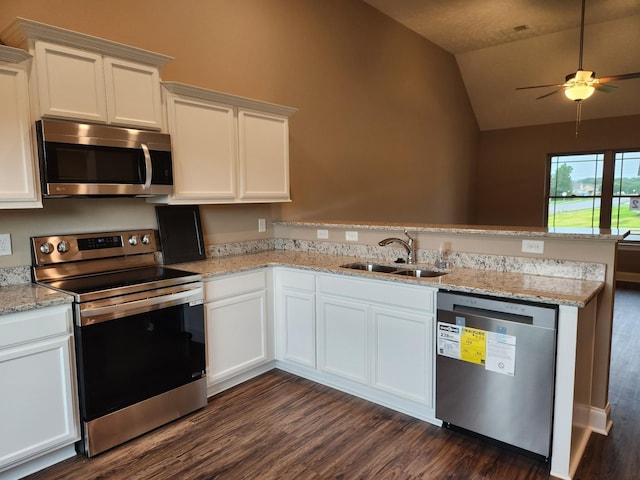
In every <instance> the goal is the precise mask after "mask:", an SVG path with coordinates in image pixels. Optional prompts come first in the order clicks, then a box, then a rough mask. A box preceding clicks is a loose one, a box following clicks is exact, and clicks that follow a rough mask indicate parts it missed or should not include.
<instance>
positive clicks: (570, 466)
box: [183, 222, 626, 478]
mask: <svg viewBox="0 0 640 480" xmlns="http://www.w3.org/2000/svg"><path fill="white" fill-rule="evenodd" d="M405 230H408V231H410V232H411V234H412V235H413V236H415V237H417V241H418V262H419V263H426V264H433V262H434V259H435V257H436V255H437V253H438V250H440V249H442V248H444V249H445V250H446V251H447V255H448V261H449V265H450V273H448V274H447V275H444V276H441V277H437V278H426V279H424V278H420V279H415V278H406V277H403V278H398V277H397V276H394V275H388V274H384V273H374V272H362V271H357V270H355V271H354V270H348V269H345V268H341V265H343V264H346V263H349V262H353V261H356V260H371V259H377V260H378V261H380V259H383V260H384V261H386V262H393V261H394V260H395V259H396V258H397V257H402V256H403V255H404V253H405V252H404V250H403V249H393V248H389V247H380V246H378V242H379V241H380V240H381V239H382V238H383V237H388V236H389V235H392V234H393V235H395V234H397V236H399V237H401V236H403V235H402V233H403V232H404V231H405ZM347 232H349V234H348V235H349V236H348V237H347ZM353 232H356V233H355V235H354V233H353ZM625 235H626V232H610V231H609V232H600V231H597V230H596V231H564V232H563V231H547V230H546V229H540V228H505V227H468V226H437V225H433V226H429V225H418V224H410V225H382V224H379V225H370V224H363V223H324V222H317V223H302V222H276V223H275V224H274V239H273V240H270V241H268V242H266V244H264V245H262V247H264V248H265V249H275V251H267V252H262V253H258V254H256V255H246V256H245V255H241V256H232V257H217V258H215V257H216V255H219V254H221V253H223V252H224V251H225V248H226V247H229V248H231V247H230V246H226V247H225V246H224V245H222V246H221V245H218V246H214V247H212V248H210V249H209V255H208V256H209V257H210V258H209V259H208V260H207V261H204V262H199V263H191V264H185V265H183V268H189V269H194V270H196V271H198V272H199V273H202V274H203V275H204V276H205V279H213V278H224V277H225V275H226V274H229V273H231V272H249V271H253V270H254V269H256V268H262V267H274V268H281V267H282V268H292V269H296V270H310V271H314V272H318V274H322V273H330V274H339V275H341V276H350V277H360V278H368V279H371V278H372V277H375V279H376V280H383V281H385V282H394V283H407V284H414V285H421V286H423V287H425V289H426V288H427V287H432V288H438V289H451V290H457V291H466V292H474V293H480V294H485V295H493V296H500V297H505V298H514V299H521V300H529V301H537V302H545V303H552V304H557V305H559V312H560V314H559V318H560V319H559V333H558V359H557V360H558V361H557V374H556V375H557V378H556V404H555V422H556V423H555V424H554V445H553V453H552V460H551V461H552V464H551V472H552V474H553V475H555V476H558V477H560V478H571V475H572V474H573V472H575V469H576V468H577V465H578V463H579V460H580V458H581V456H582V452H583V451H584V448H585V446H586V443H587V440H588V438H589V435H590V433H591V432H592V431H595V432H598V433H601V434H606V433H607V431H608V429H609V428H610V426H611V421H610V419H609V415H610V407H609V405H608V401H607V389H608V361H607V360H606V358H608V353H609V348H610V328H611V319H612V311H613V276H614V260H615V246H616V242H617V241H618V240H620V239H622V238H624V236H625ZM319 236H321V237H325V238H324V239H318V238H317V237H319ZM326 237H328V238H326ZM345 238H357V239H358V240H356V241H347V240H345ZM530 240H533V241H538V242H542V244H537V245H538V246H540V247H542V249H541V253H538V254H530V253H522V251H521V249H522V248H523V241H530ZM245 247H246V248H247V249H248V250H250V251H256V250H260V249H261V247H260V246H259V245H258V244H256V243H252V242H248V243H247V244H246V245H245ZM277 278H278V277H277V275H276V279H277ZM275 282H276V285H275V289H276V291H277V289H278V285H277V282H278V280H276V281H275ZM276 303H277V300H276ZM276 310H277V307H276ZM277 315H278V313H277V311H276V316H277ZM276 321H277V320H276ZM276 328H277V327H276ZM601 331H603V332H605V334H601ZM600 335H603V336H600ZM594 338H595V339H596V343H595V345H594V343H593V340H594ZM602 355H605V364H604V365H603V364H602V362H601V360H600V358H601V357H602ZM578 358H579V359H580V362H577V361H576V360H577V359H578ZM276 359H277V355H276ZM588 359H590V360H588ZM276 365H279V366H280V367H281V368H285V369H286V366H283V365H282V363H280V364H278V363H276ZM292 371H293V372H294V373H300V371H299V370H292ZM311 378H313V377H311ZM600 397H603V398H604V399H603V400H600ZM598 402H602V403H601V405H602V406H600V404H599V403H598Z"/></svg>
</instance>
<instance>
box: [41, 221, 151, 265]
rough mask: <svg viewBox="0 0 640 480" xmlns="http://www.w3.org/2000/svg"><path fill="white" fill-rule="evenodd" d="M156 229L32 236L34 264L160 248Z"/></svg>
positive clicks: (117, 255) (130, 253)
mask: <svg viewBox="0 0 640 480" xmlns="http://www.w3.org/2000/svg"><path fill="white" fill-rule="evenodd" d="M159 249H160V248H159V243H158V232H157V230H151V229H149V230H123V231H118V232H106V233H84V234H74V235H51V236H46V237H31V254H32V258H33V260H34V265H40V266H41V265H50V264H57V263H65V262H76V261H79V260H95V259H100V258H111V257H122V256H125V255H137V254H141V253H155V252H157V251H158V250H159Z"/></svg>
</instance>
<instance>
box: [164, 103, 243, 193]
mask: <svg viewBox="0 0 640 480" xmlns="http://www.w3.org/2000/svg"><path fill="white" fill-rule="evenodd" d="M167 112H168V121H169V133H170V134H171V143H172V150H173V164H174V172H173V173H174V196H173V198H172V200H173V201H176V203H177V201H179V200H185V201H191V202H194V201H195V202H197V201H203V202H206V201H207V200H209V199H220V198H228V199H231V200H232V199H235V197H236V190H237V189H236V158H237V153H236V144H237V137H236V119H235V112H234V108H233V106H231V105H225V104H220V103H214V102H207V101H204V100H188V99H184V98H181V97H176V96H173V95H168V96H167Z"/></svg>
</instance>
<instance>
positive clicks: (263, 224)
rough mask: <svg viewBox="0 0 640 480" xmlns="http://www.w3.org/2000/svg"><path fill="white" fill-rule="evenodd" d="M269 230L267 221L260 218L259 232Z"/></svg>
mask: <svg viewBox="0 0 640 480" xmlns="http://www.w3.org/2000/svg"><path fill="white" fill-rule="evenodd" d="M266 231H267V221H266V220H265V219H264V218H259V219H258V232H266Z"/></svg>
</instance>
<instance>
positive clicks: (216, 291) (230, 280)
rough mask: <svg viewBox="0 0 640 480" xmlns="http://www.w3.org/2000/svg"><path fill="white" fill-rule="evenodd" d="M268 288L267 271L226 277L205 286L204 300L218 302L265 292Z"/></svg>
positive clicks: (213, 280) (209, 282) (216, 279)
mask: <svg viewBox="0 0 640 480" xmlns="http://www.w3.org/2000/svg"><path fill="white" fill-rule="evenodd" d="M266 286H267V280H266V277H265V271H264V270H259V271H256V272H250V273H240V274H237V275H225V276H223V277H219V278H214V279H212V280H209V281H207V282H206V283H205V284H204V298H205V301H206V302H210V301H212V300H218V299H221V298H225V297H228V296H231V295H240V294H242V293H248V292H255V291H256V290H263V289H265V288H266Z"/></svg>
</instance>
